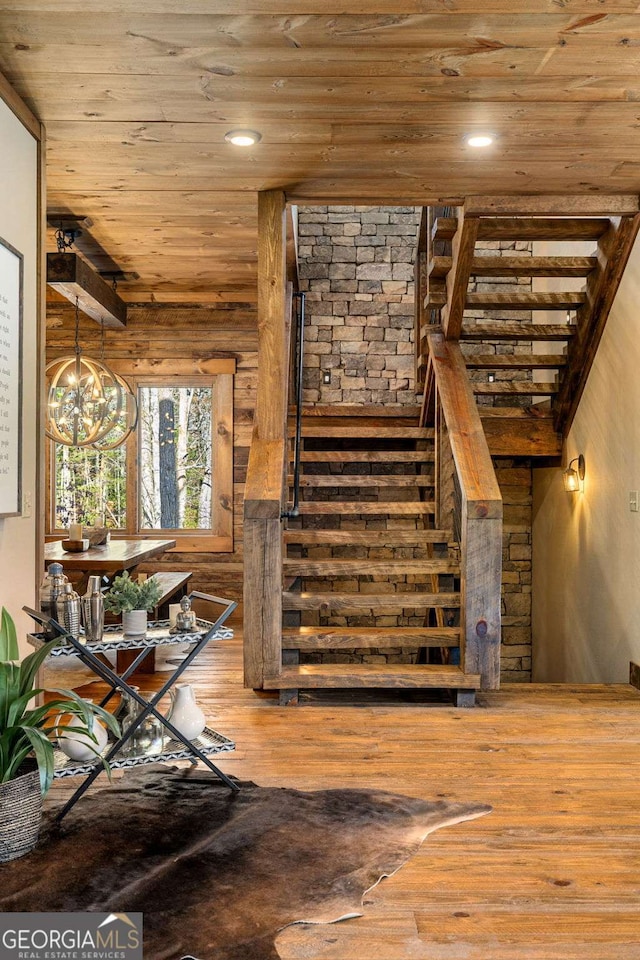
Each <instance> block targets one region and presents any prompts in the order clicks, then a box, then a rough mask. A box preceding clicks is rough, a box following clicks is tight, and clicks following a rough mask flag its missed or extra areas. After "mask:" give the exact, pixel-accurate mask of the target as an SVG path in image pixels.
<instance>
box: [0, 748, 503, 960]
mask: <svg viewBox="0 0 640 960" xmlns="http://www.w3.org/2000/svg"><path fill="white" fill-rule="evenodd" d="M241 787H242V789H241V790H240V792H239V793H238V794H236V795H232V794H231V792H230V791H229V790H228V789H227V788H226V787H224V786H223V785H222V784H221V783H220V782H219V781H218V780H216V779H215V778H214V777H213V775H212V774H208V773H202V772H201V771H199V770H197V771H195V772H191V771H184V770H177V769H176V768H167V767H159V766H154V767H152V768H147V769H146V770H138V771H135V772H130V773H127V774H126V775H125V776H124V777H123V778H122V779H121V780H119V781H117V782H114V784H113V785H111V786H109V787H107V788H106V789H104V790H101V791H99V792H96V793H94V794H92V795H88V796H87V797H85V798H83V799H82V800H81V801H80V802H79V803H78V805H77V806H76V807H75V808H74V809H73V810H72V811H71V813H70V814H69V815H68V817H67V818H66V819H65V820H64V821H63V825H62V828H61V829H57V828H55V826H53V825H52V821H51V818H49V820H48V822H47V825H46V827H45V831H44V833H43V836H42V840H41V843H40V844H39V845H38V847H37V848H36V850H35V851H34V852H33V853H32V854H30V855H29V856H27V857H25V858H23V859H22V860H17V861H14V862H13V863H10V864H5V865H2V866H0V910H2V911H20V912H31V911H35V910H40V911H47V912H58V911H82V910H90V911H96V912H105V911H109V912H114V913H118V912H124V913H126V912H135V911H138V912H142V913H143V914H144V956H145V960H162V958H171V960H174V958H181V957H185V956H191V957H197V958H199V960H275V958H277V957H278V953H277V950H276V948H275V945H274V938H275V936H276V934H277V932H278V931H279V930H281V929H282V928H283V927H285V926H287V925H288V924H291V923H295V922H296V921H309V922H313V921H315V922H330V921H334V920H337V919H340V918H344V917H346V916H349V915H351V916H355V915H360V914H361V907H362V896H363V894H364V893H365V891H366V890H368V889H370V888H371V887H372V886H374V885H375V884H376V883H377V882H378V881H379V880H380V879H381V878H382V877H385V876H389V875H391V874H392V873H394V872H395V871H396V870H398V868H399V867H401V866H402V864H403V863H405V862H406V861H407V859H408V858H409V857H410V856H411V855H412V854H413V853H414V852H415V851H416V850H417V849H418V847H419V846H420V844H421V842H422V840H423V839H424V838H425V836H426V835H427V834H428V833H430V832H431V831H432V830H437V829H438V828H439V827H444V826H447V825H449V824H454V823H460V822H461V821H463V820H470V819H472V818H474V817H480V816H482V815H483V814H485V813H489V812H490V810H491V808H490V807H488V806H486V805H483V804H477V803H475V804H474V803H468V804H462V803H446V802H444V801H439V802H436V803H427V802H425V801H422V800H415V799H412V798H410V797H404V796H398V795H396V794H393V793H385V792H382V791H376V790H318V791H313V792H310V793H303V792H302V791H299V790H289V789H286V788H284V789H283V788H271V787H258V786H256V785H255V784H253V783H242V784H241Z"/></svg>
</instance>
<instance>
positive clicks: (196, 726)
mask: <svg viewBox="0 0 640 960" xmlns="http://www.w3.org/2000/svg"><path fill="white" fill-rule="evenodd" d="M170 696H171V709H170V710H169V713H167V714H165V716H166V718H167V720H169V721H170V723H172V724H173V726H174V727H175V728H176V730H179V731H180V733H181V734H182V735H183V736H184V737H186V738H187V740H195V739H196V737H199V736H200V734H201V733H202V731H203V730H204V728H205V726H206V720H205V716H204V713H203V712H202V710H201V709H200V707H199V706H198V704H197V703H196V699H195V697H194V695H193V689H192V687H191V685H190V684H189V683H179V684H178V685H177V686H176V688H175V690H172V691H171V693H170Z"/></svg>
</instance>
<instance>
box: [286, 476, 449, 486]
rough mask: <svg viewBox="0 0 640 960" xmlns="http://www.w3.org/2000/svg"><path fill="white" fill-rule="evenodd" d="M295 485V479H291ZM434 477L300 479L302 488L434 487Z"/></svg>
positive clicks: (311, 477)
mask: <svg viewBox="0 0 640 960" xmlns="http://www.w3.org/2000/svg"><path fill="white" fill-rule="evenodd" d="M289 483H290V484H291V483H293V477H290V478H289ZM433 484H434V479H433V477H428V476H426V475H425V474H416V475H411V474H406V475H404V476H400V475H398V474H395V475H394V474H388V475H386V476H385V475H380V474H373V475H372V474H367V475H365V476H360V475H359V474H353V473H348V474H336V473H334V474H309V473H307V474H304V475H303V476H301V477H300V486H301V487H432V486H433Z"/></svg>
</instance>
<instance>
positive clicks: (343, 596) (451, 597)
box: [282, 590, 460, 610]
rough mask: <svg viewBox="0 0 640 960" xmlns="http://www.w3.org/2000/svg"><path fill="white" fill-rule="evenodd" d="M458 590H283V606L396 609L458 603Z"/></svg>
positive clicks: (292, 608)
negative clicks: (295, 591)
mask: <svg viewBox="0 0 640 960" xmlns="http://www.w3.org/2000/svg"><path fill="white" fill-rule="evenodd" d="M459 606H460V594H459V593H424V592H422V591H417V590H416V591H410V590H407V591H400V592H399V593H398V592H396V593H338V592H337V591H335V592H328V593H292V592H290V591H289V590H285V591H284V592H283V594H282V609H283V610H318V609H320V607H327V608H329V609H330V610H339V609H342V610H374V609H376V608H379V607H384V608H388V609H390V610H391V609H393V610H397V609H398V608H402V609H403V610H404V609H415V608H423V607H451V608H454V607H459Z"/></svg>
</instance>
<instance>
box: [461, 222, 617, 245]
mask: <svg viewBox="0 0 640 960" xmlns="http://www.w3.org/2000/svg"><path fill="white" fill-rule="evenodd" d="M456 223H457V221H456ZM608 227H609V219H608V218H607V217H481V218H480V223H479V225H478V240H597V239H598V238H599V237H601V236H602V234H603V233H604V232H605V231H606V230H607V229H608Z"/></svg>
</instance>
